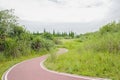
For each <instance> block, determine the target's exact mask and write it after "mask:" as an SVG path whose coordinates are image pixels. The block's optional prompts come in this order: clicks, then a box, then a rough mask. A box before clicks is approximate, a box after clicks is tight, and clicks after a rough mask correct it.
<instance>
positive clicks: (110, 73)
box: [45, 39, 120, 80]
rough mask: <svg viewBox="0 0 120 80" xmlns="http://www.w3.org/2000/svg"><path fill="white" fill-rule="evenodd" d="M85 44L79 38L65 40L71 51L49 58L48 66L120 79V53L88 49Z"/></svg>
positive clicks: (69, 71) (81, 73)
mask: <svg viewBox="0 0 120 80" xmlns="http://www.w3.org/2000/svg"><path fill="white" fill-rule="evenodd" d="M85 44H86V42H79V41H78V40H77V39H76V40H68V41H65V42H64V43H63V45H64V47H66V48H68V49H69V52H68V53H66V54H62V55H60V56H59V57H57V59H56V60H54V61H53V62H51V61H50V60H49V58H48V59H47V61H46V62H45V65H46V67H47V68H48V69H51V70H55V71H59V72H66V73H71V74H78V75H84V76H92V77H101V78H110V79H113V80H120V76H119V75H120V59H119V58H120V54H112V53H111V54H110V53H108V52H97V51H93V50H89V49H88V51H87V50H85V49H86V46H85ZM90 49H91V48H90Z"/></svg>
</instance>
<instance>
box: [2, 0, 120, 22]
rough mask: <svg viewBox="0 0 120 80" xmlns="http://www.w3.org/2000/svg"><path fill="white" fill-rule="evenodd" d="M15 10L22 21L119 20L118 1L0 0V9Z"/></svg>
mask: <svg viewBox="0 0 120 80" xmlns="http://www.w3.org/2000/svg"><path fill="white" fill-rule="evenodd" d="M11 8H12V9H15V14H16V15H17V16H18V17H19V18H20V19H22V20H29V21H40V22H80V23H85V22H93V21H98V22H99V21H108V22H109V21H113V20H119V19H120V0H0V9H11Z"/></svg>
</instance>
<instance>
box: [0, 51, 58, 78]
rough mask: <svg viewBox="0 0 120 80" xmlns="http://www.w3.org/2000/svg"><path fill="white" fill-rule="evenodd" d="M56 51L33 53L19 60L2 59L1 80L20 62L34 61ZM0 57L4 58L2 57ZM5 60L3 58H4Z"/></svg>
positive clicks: (0, 63)
mask: <svg viewBox="0 0 120 80" xmlns="http://www.w3.org/2000/svg"><path fill="white" fill-rule="evenodd" d="M55 51H56V49H55V50H51V51H50V52H48V51H46V50H43V51H41V52H39V53H34V52H33V53H32V54H31V55H28V56H22V57H19V58H15V59H6V58H5V59H4V60H3V59H2V61H1V62H0V80H1V77H2V75H3V73H4V72H5V71H6V70H8V69H9V68H10V67H12V66H13V65H15V64H17V63H19V62H22V61H24V60H28V59H32V58H35V57H40V56H42V55H44V54H47V53H53V52H55ZM0 57H2V56H1V55H0ZM2 58H3V57H2Z"/></svg>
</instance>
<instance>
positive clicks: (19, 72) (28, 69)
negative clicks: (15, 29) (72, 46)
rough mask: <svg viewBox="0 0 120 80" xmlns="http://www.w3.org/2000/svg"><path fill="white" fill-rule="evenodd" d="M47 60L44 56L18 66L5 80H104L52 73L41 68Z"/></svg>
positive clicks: (11, 70)
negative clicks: (42, 63)
mask: <svg viewBox="0 0 120 80" xmlns="http://www.w3.org/2000/svg"><path fill="white" fill-rule="evenodd" d="M64 52H66V51H65V49H60V50H59V51H58V53H64ZM46 58H47V56H42V57H39V58H34V59H31V60H27V61H24V62H22V63H19V64H17V65H16V66H14V67H13V68H11V69H10V70H9V71H8V72H7V73H6V74H5V75H4V77H3V78H4V79H3V80H103V79H101V78H97V79H93V78H88V77H78V76H77V77H76V76H71V75H70V76H69V75H64V74H59V73H54V72H50V71H48V70H45V69H43V67H42V66H40V63H41V62H43V61H44V60H45V59H46Z"/></svg>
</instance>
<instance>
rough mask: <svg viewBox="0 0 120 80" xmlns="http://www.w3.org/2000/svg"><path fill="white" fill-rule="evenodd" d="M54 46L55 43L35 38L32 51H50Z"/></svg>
mask: <svg viewBox="0 0 120 80" xmlns="http://www.w3.org/2000/svg"><path fill="white" fill-rule="evenodd" d="M53 46H54V43H53V41H51V40H46V39H43V38H41V37H36V38H34V40H33V41H32V44H31V47H32V49H33V50H36V51H39V50H41V49H46V50H48V51H49V50H50V48H51V47H53Z"/></svg>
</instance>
